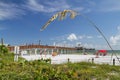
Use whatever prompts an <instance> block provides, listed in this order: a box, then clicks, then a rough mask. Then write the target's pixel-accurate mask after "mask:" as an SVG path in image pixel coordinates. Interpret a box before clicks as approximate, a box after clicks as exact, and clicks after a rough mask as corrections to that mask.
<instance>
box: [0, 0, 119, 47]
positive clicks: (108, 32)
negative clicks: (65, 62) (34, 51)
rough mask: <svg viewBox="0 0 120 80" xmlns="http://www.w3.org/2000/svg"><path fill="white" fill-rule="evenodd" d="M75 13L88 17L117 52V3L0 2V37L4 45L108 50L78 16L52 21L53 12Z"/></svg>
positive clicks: (111, 0)
mask: <svg viewBox="0 0 120 80" xmlns="http://www.w3.org/2000/svg"><path fill="white" fill-rule="evenodd" d="M64 9H71V10H75V11H77V12H79V13H82V14H84V15H86V16H87V17H89V18H90V19H91V20H92V21H93V22H94V23H95V24H96V25H97V26H98V27H99V28H100V30H101V31H102V32H103V33H104V35H105V36H106V38H107V39H108V41H109V42H110V44H111V46H112V47H113V49H120V0H0V38H4V41H5V43H6V44H10V45H22V44H26V43H27V44H32V43H35V44H37V43H38V41H39V40H41V44H44V45H46V44H47V45H53V43H54V42H56V45H60V46H76V45H77V44H81V46H84V47H87V48H96V49H110V48H109V47H108V45H107V43H106V42H105V40H104V39H103V38H102V37H101V35H100V34H99V32H98V31H97V30H96V29H95V28H94V27H93V26H92V25H91V24H90V23H89V22H88V20H86V19H85V18H83V17H82V16H77V17H75V18H74V19H70V18H69V17H66V19H64V20H62V21H59V20H57V19H56V20H55V21H53V22H52V23H51V24H50V25H49V26H48V27H47V28H46V29H45V30H44V31H42V32H40V28H41V27H42V26H43V25H44V24H45V23H46V22H47V21H48V20H49V18H51V17H52V15H54V14H55V13H56V12H59V11H62V10H64Z"/></svg>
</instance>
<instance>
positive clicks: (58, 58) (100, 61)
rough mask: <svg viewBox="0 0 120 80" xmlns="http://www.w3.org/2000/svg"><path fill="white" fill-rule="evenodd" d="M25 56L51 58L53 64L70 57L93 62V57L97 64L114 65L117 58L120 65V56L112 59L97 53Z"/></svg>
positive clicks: (66, 60) (26, 56)
mask: <svg viewBox="0 0 120 80" xmlns="http://www.w3.org/2000/svg"><path fill="white" fill-rule="evenodd" d="M22 57H23V58H25V59H26V60H28V61H31V60H38V59H41V58H43V59H51V64H61V63H66V62H68V59H69V61H70V62H73V63H74V62H82V61H85V62H92V59H93V61H94V63H97V64H110V65H113V59H115V65H120V63H119V61H118V59H117V57H119V58H120V56H117V57H116V56H113V57H112V59H111V55H107V56H99V57H98V58H96V55H80V54H60V55H57V56H52V55H23V56H22ZM119 60H120V59H119Z"/></svg>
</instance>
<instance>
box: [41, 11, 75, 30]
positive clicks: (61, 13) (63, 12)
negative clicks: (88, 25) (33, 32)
mask: <svg viewBox="0 0 120 80" xmlns="http://www.w3.org/2000/svg"><path fill="white" fill-rule="evenodd" d="M67 13H70V18H71V19H73V18H75V17H76V16H77V12H76V11H73V10H64V11H62V12H58V13H56V14H54V15H53V16H52V17H51V18H50V19H49V20H48V22H47V23H46V24H45V25H44V26H43V27H42V28H41V29H40V31H43V30H44V29H46V27H47V26H48V25H49V24H50V23H51V22H52V21H54V20H55V19H57V18H59V20H63V19H64V18H65V17H66V15H67Z"/></svg>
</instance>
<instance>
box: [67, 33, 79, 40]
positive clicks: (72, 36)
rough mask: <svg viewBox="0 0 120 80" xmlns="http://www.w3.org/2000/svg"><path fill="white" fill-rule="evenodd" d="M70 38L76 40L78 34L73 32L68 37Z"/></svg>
mask: <svg viewBox="0 0 120 80" xmlns="http://www.w3.org/2000/svg"><path fill="white" fill-rule="evenodd" d="M67 39H68V40H70V41H74V40H77V36H76V35H75V34H74V33H71V34H70V35H69V36H68V37H67Z"/></svg>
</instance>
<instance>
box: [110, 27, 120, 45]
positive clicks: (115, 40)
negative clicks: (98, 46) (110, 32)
mask: <svg viewBox="0 0 120 80" xmlns="http://www.w3.org/2000/svg"><path fill="white" fill-rule="evenodd" d="M117 29H118V34H116V35H115V36H111V37H110V42H111V43H112V44H113V45H120V26H118V27H117Z"/></svg>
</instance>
